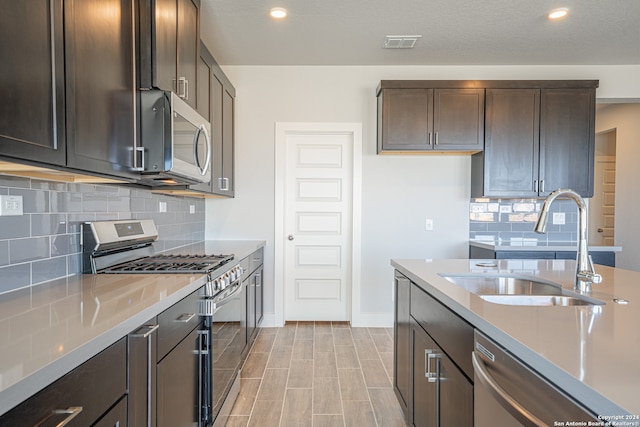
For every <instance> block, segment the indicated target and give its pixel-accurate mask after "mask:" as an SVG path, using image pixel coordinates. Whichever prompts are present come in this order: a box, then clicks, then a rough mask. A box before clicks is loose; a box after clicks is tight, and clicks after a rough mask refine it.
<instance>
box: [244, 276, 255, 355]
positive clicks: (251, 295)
mask: <svg viewBox="0 0 640 427" xmlns="http://www.w3.org/2000/svg"><path fill="white" fill-rule="evenodd" d="M246 286H247V337H248V338H249V341H250V342H251V340H252V339H253V335H254V334H255V333H256V273H253V274H251V275H250V276H249V279H248V280H247V285H246Z"/></svg>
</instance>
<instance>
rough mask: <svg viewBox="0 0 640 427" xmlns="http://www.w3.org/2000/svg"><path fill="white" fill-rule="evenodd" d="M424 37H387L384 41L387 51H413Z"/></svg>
mask: <svg viewBox="0 0 640 427" xmlns="http://www.w3.org/2000/svg"><path fill="white" fill-rule="evenodd" d="M420 37H422V36H387V37H386V38H385V39H384V48H385V49H412V48H413V47H414V46H415V44H416V42H417V41H418V39H419V38H420Z"/></svg>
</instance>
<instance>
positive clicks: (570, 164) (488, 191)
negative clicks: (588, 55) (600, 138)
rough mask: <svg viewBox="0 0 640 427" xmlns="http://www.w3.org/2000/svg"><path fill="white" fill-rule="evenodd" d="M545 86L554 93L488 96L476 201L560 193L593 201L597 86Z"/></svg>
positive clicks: (506, 91) (490, 92) (502, 91)
mask: <svg viewBox="0 0 640 427" xmlns="http://www.w3.org/2000/svg"><path fill="white" fill-rule="evenodd" d="M521 84H523V85H525V84H526V83H525V82H522V83H521ZM541 84H544V82H541ZM546 84H547V85H549V86H553V87H542V88H534V87H529V88H517V87H511V88H491V89H487V90H486V120H485V149H484V151H483V152H482V153H477V154H475V155H474V156H473V157H472V160H471V165H472V166H471V176H472V183H471V195H472V197H544V196H546V195H548V194H549V193H551V192H552V191H554V190H556V189H558V188H571V189H573V190H575V191H576V192H578V193H579V194H580V195H582V196H583V197H591V196H593V161H594V147H595V89H596V87H597V82H594V81H582V82H581V81H566V82H547V83H546ZM581 86H582V87H581Z"/></svg>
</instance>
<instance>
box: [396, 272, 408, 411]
mask: <svg viewBox="0 0 640 427" xmlns="http://www.w3.org/2000/svg"><path fill="white" fill-rule="evenodd" d="M410 290H411V282H410V281H409V279H407V278H406V277H404V276H403V275H402V274H400V273H398V272H396V273H395V293H396V307H395V309H396V310H395V322H394V331H393V332H394V339H393V343H394V346H395V349H394V350H395V351H394V353H393V354H394V360H393V386H394V388H395V392H396V395H397V396H398V401H399V402H400V406H402V410H403V411H404V415H405V419H406V420H409V413H408V412H409V411H408V409H409V407H410V401H409V399H410V391H411V327H410V325H409V319H410V314H409V312H410V309H411V299H410Z"/></svg>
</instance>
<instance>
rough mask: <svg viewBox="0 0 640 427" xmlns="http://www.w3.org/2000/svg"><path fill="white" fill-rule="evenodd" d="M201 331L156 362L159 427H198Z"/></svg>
mask: <svg viewBox="0 0 640 427" xmlns="http://www.w3.org/2000/svg"><path fill="white" fill-rule="evenodd" d="M199 333H200V329H199V328H197V329H194V330H193V331H192V332H191V333H190V334H189V335H188V336H187V337H186V338H185V339H184V340H182V341H181V342H180V344H178V345H177V346H176V347H175V348H174V349H173V350H171V351H170V352H169V354H167V356H166V357H165V358H164V359H162V360H161V361H160V363H158V371H157V376H158V391H157V396H158V401H157V406H156V407H157V411H158V417H157V422H158V427H190V426H194V425H200V415H201V414H200V411H201V409H200V399H201V395H200V393H201V390H200V384H199V379H200V377H201V375H202V373H201V372H200V369H201V363H202V361H201V360H200V359H201V357H202V351H200V349H201V348H202V345H201V341H200V340H201V337H200V336H199Z"/></svg>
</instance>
